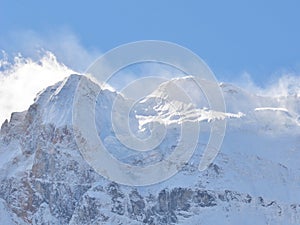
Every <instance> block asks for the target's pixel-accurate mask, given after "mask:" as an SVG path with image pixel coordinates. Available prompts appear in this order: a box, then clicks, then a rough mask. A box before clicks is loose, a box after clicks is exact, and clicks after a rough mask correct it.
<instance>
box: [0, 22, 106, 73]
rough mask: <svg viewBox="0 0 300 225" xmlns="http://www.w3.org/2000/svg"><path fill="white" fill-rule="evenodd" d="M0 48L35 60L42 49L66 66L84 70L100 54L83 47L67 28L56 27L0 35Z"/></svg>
mask: <svg viewBox="0 0 300 225" xmlns="http://www.w3.org/2000/svg"><path fill="white" fill-rule="evenodd" d="M0 48H2V49H3V50H5V51H6V52H9V53H19V52H21V53H22V55H24V56H25V57H30V58H32V59H34V60H37V59H39V58H40V57H41V53H42V54H43V52H44V51H50V52H53V53H54V54H55V56H56V57H57V59H58V61H60V62H63V63H64V64H65V65H66V66H68V67H70V68H72V69H74V70H76V71H79V72H84V71H85V70H86V69H87V67H88V66H89V65H90V64H91V63H92V62H93V61H94V60H95V59H96V58H97V57H98V56H99V55H100V52H99V51H98V50H96V49H87V48H86V47H83V46H82V44H81V43H80V40H79V39H78V38H77V36H76V35H74V34H73V33H72V32H71V31H69V30H68V29H64V28H61V29H57V30H53V31H49V32H47V33H45V34H41V33H37V32H35V31H32V30H26V31H16V32H13V33H10V34H9V35H6V36H2V37H0Z"/></svg>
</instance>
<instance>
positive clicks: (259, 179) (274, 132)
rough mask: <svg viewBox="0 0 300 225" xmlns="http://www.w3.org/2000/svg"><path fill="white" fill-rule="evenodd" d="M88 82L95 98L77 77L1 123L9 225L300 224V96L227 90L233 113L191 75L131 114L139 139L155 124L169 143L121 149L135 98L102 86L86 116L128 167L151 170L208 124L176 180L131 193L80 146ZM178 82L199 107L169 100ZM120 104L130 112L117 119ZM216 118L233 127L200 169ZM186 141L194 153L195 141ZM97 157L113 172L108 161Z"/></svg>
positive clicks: (1, 205) (2, 195)
mask: <svg viewBox="0 0 300 225" xmlns="http://www.w3.org/2000/svg"><path fill="white" fill-rule="evenodd" d="M81 79H84V80H85V82H86V83H87V84H88V85H87V87H86V88H87V91H90V92H87V93H91V94H90V96H89V95H88V96H87V97H92V95H93V92H92V91H93V88H92V87H94V86H95V85H96V84H95V83H93V81H91V80H90V79H89V78H87V77H85V76H81V75H75V74H74V75H71V76H69V77H68V78H66V79H65V80H63V81H61V82H58V83H56V84H55V85H53V86H50V87H48V88H46V89H45V90H43V91H41V92H40V93H39V94H38V95H37V97H36V99H35V102H34V104H32V105H31V106H30V108H29V109H28V110H26V111H24V112H17V113H13V114H12V115H11V119H10V120H9V121H5V122H4V123H3V124H2V127H1V132H0V180H1V184H0V223H1V224H5V225H10V224H22V225H23V224H36V225H42V224H52V225H60V224H69V225H71V224H74V225H75V224H76V225H79V224H111V225H113V224H119V225H120V224H124V225H125V224H132V225H133V224H195V225H200V224H201V225H211V224H216V225H218V224H220V225H221V224H222V225H223V224H228V225H229V224H230V225H235V224H236V225H239V224H249V225H250V224H259V225H260V224H262V225H269V224H272V225H273V224H285V225H288V224H300V191H299V190H300V163H299V160H300V119H299V118H300V107H299V106H300V96H299V95H294V94H293V95H287V96H261V95H257V94H255V93H249V92H247V91H245V90H242V89H240V88H238V87H235V86H234V85H231V84H226V83H221V84H220V88H221V90H222V92H223V95H224V100H225V104H226V112H219V111H216V110H211V109H210V107H209V104H208V102H207V101H206V99H205V95H204V94H203V93H201V91H199V90H198V89H196V88H195V87H194V85H195V84H194V82H193V78H192V77H190V76H189V77H182V78H177V79H174V80H169V81H166V82H164V83H162V84H161V85H160V86H159V87H158V88H157V89H156V90H155V91H153V92H152V93H151V94H149V95H148V96H146V97H145V98H143V99H142V100H140V101H139V102H138V103H136V104H135V105H134V107H133V109H132V110H131V111H130V114H129V123H130V128H131V130H132V132H133V133H134V134H135V135H136V136H137V137H139V138H141V139H145V140H146V138H147V137H148V136H149V135H150V134H151V128H152V126H153V124H156V125H157V124H158V125H159V126H158V127H161V128H163V129H164V132H162V133H160V134H164V137H163V138H162V139H160V138H161V137H160V136H157V137H156V136H154V138H156V139H155V140H157V141H158V143H159V145H157V146H156V147H154V148H153V149H151V150H147V151H146V150H145V151H136V150H134V149H130V148H129V146H126V145H123V144H122V143H121V142H120V140H119V139H118V137H117V136H116V133H115V131H114V127H113V125H112V119H115V118H118V119H119V120H116V121H117V122H118V124H119V125H120V127H119V128H120V129H125V128H126V127H125V125H124V124H122V121H124V120H123V119H122V118H124V116H126V115H122V110H124V111H125V109H126V107H127V106H126V104H127V101H129V100H128V99H124V98H123V97H122V96H121V95H120V94H119V93H118V92H116V91H114V90H112V89H108V88H102V89H101V92H100V93H99V95H97V96H96V103H95V108H94V109H93V108H86V109H85V110H86V113H89V111H90V110H95V118H94V119H95V121H94V122H95V129H96V131H97V134H98V136H99V137H100V138H101V140H102V143H103V144H104V146H105V147H106V149H107V150H109V153H110V154H111V155H112V156H113V157H114V158H115V159H116V160H119V161H121V162H123V163H125V164H129V165H131V166H136V167H147V166H149V165H152V164H155V163H158V162H161V161H163V160H166V159H167V157H168V156H169V155H170V154H172V151H173V150H174V148H176V146H177V145H178V143H181V142H180V141H181V131H182V130H181V125H182V124H184V123H186V122H189V123H192V124H197V125H198V124H199V127H200V133H199V134H197V135H198V136H199V139H198V141H197V146H196V149H195V151H194V152H193V155H192V157H191V159H190V160H188V162H187V163H185V164H184V165H182V168H181V169H180V170H179V172H178V173H176V174H175V175H174V176H172V177H170V179H168V180H166V181H162V182H160V183H157V184H153V185H148V186H139V187H131V186H126V185H121V184H118V183H116V182H113V181H111V180H109V179H106V178H105V177H103V176H101V175H99V174H98V173H97V172H96V171H95V170H94V168H93V167H91V166H90V164H89V163H88V162H87V161H86V160H85V159H84V157H83V155H82V152H81V151H80V150H79V149H78V145H77V143H76V141H75V138H74V130H73V124H72V121H73V114H72V113H73V103H74V95H75V92H76V91H77V85H78V83H79V81H80V80H81ZM174 84H176V85H177V86H178V87H180V88H182V90H186V92H187V93H188V95H189V97H190V100H191V102H187V101H181V100H180V98H175V97H172V98H171V99H174V100H173V101H168V99H167V98H166V97H165V96H166V95H165V93H168V97H170V95H172V94H173V95H174V96H175V95H176V93H177V92H176V91H174V90H172V89H170V88H172V87H173V86H174ZM194 90H196V91H194ZM197 90H198V91H197ZM116 98H121V100H122V101H124V106H123V105H121V108H120V111H119V112H116V114H114V115H116V117H114V118H112V117H111V109H112V108H113V103H114V101H115V99H116ZM84 119H86V118H83V123H85V121H84ZM218 120H219V121H224V120H226V123H227V126H226V133H225V137H224V141H223V144H222V147H221V149H220V152H219V154H218V155H217V157H216V158H215V160H214V161H213V163H212V164H210V166H209V167H208V169H207V170H204V171H199V170H198V166H199V163H200V159H201V157H202V156H203V151H204V149H205V147H206V144H207V141H208V139H209V133H210V129H211V124H212V122H213V121H218ZM86 129H89V127H87V128H86ZM189 135H190V137H191V138H192V136H193V135H195V134H194V133H192V132H191V133H190V134H189ZM122 137H123V138H124V139H126V138H129V137H126V136H122ZM187 137H188V135H187ZM83 141H84V140H83ZM183 144H186V146H189V139H188V138H187V139H184V142H183ZM188 150H189V149H186V151H188ZM94 160H95V161H96V162H97V163H99V164H101V165H105V162H104V161H103V159H101V158H95V159H94ZM161 173H163V171H161ZM143 179H145V180H147V179H152V178H151V177H144V178H143Z"/></svg>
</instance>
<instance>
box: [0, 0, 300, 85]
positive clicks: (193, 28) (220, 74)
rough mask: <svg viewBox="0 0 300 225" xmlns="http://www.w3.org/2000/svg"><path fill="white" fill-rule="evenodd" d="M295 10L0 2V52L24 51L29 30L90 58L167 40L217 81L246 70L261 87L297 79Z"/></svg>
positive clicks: (264, 4) (247, 5) (248, 5)
mask: <svg viewBox="0 0 300 225" xmlns="http://www.w3.org/2000/svg"><path fill="white" fill-rule="evenodd" d="M299 9H300V1H296V0H294V1H293V0H287V1H279V0H278V1H274V0H273V1H271V0H266V1H260V0H252V1H242V0H240V1H238V0H236V1H234V0H228V1H216V0H212V1H196V0H194V1H192V0H191V1H178V0H175V1H158V0H152V1H140V0H139V1H138V0H134V1H133V0H128V1H121V0H120V1H116V0H112V1H101V0H97V1H96V0H87V1H57V0H53V1H34V0H28V1H21V0H0V49H4V50H6V51H7V52H13V51H22V49H18V48H20V46H21V45H20V44H19V43H18V42H23V45H24V40H22V38H24V35H23V34H24V33H27V38H28V34H29V36H30V34H31V33H30V32H32V33H34V34H35V35H39V36H41V37H47V36H52V37H53V36H54V37H55V34H57V35H59V33H65V34H66V33H67V34H69V33H72V35H74V36H75V37H76V41H77V42H78V43H79V44H80V45H81V46H82V48H84V49H86V51H89V52H94V53H96V52H105V51H107V50H109V49H111V48H113V47H116V46H118V45H120V44H124V43H127V42H132V41H138V40H145V39H156V40H165V41H171V42H175V43H178V44H180V45H182V46H185V47H187V48H189V49H191V50H192V51H194V52H195V53H196V54H198V55H199V56H200V57H201V58H203V59H204V60H205V61H206V63H207V64H208V65H209V66H210V67H211V69H212V70H213V71H214V72H215V74H216V77H217V78H218V79H219V80H225V81H231V80H235V79H238V78H239V77H240V76H241V74H243V73H244V72H247V73H249V74H251V77H252V79H253V80H254V82H255V83H256V84H258V85H262V86H263V85H264V83H265V82H270V80H272V79H274V78H276V77H277V76H281V75H282V73H285V72H290V73H296V74H297V73H298V74H299V71H300V29H299V28H300V13H299ZM52 39H53V38H52ZM54 39H55V38H54ZM60 40H61V39H57V41H60ZM25 41H27V40H25ZM46 42H47V41H46Z"/></svg>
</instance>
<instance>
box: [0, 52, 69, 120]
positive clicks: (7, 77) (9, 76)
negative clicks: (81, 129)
mask: <svg viewBox="0 0 300 225" xmlns="http://www.w3.org/2000/svg"><path fill="white" fill-rule="evenodd" d="M1 66H2V67H1ZM0 67H1V68H2V69H1V70H0V109H1V111H0V124H1V123H2V122H3V121H4V120H5V119H9V117H10V114H11V113H12V112H16V111H23V110H26V109H27V108H28V107H29V105H30V104H32V103H33V99H34V97H35V96H36V94H37V93H38V92H39V91H41V90H42V89H43V88H46V87H47V86H49V85H52V84H54V83H56V82H58V81H60V80H62V79H63V78H64V77H66V76H68V75H70V74H71V73H74V71H73V70H71V69H69V68H68V67H66V66H65V65H63V64H62V63H59V62H58V61H57V59H56V57H55V56H54V55H53V54H52V53H50V52H45V53H44V55H43V56H42V57H41V58H40V59H39V60H37V61H33V60H32V59H30V58H25V57H23V56H21V55H20V54H19V55H18V56H16V57H14V59H13V61H12V62H10V61H8V59H7V57H3V59H1V60H0Z"/></svg>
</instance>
